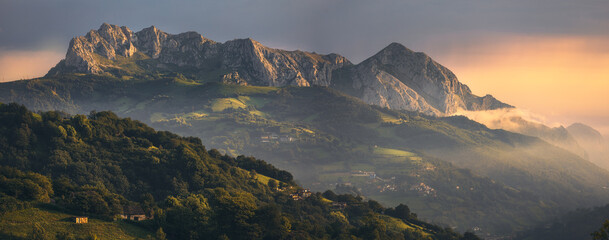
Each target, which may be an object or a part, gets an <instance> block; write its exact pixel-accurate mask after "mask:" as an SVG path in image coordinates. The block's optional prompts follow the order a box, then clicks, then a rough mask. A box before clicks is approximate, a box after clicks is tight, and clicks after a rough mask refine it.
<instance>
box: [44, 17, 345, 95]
mask: <svg viewBox="0 0 609 240" xmlns="http://www.w3.org/2000/svg"><path fill="white" fill-rule="evenodd" d="M136 53H140V54H142V55H143V56H144V57H145V58H151V59H154V60H156V62H155V63H156V65H155V66H154V67H155V68H157V69H160V70H162V69H166V68H169V67H170V66H176V67H180V68H181V69H185V68H186V69H188V68H190V69H200V70H203V71H214V70H222V71H223V72H227V74H226V75H224V76H223V77H221V78H219V79H218V81H221V80H222V81H226V80H227V79H228V81H229V82H235V83H243V84H254V85H267V86H286V85H294V86H310V85H323V86H327V85H329V83H330V80H331V78H332V71H333V70H335V69H338V68H341V67H342V66H345V65H350V64H351V63H350V62H349V61H348V60H347V59H346V58H344V57H342V56H339V55H336V54H329V55H321V54H316V53H309V52H302V51H285V50H279V49H272V48H268V47H265V46H263V45H262V44H260V43H259V42H256V41H254V40H252V39H237V40H232V41H227V42H226V43H217V42H214V41H212V40H209V39H207V38H205V37H203V36H201V35H200V34H198V33H196V32H186V33H181V34H176V35H174V34H168V33H165V32H162V31H160V30H158V29H157V28H155V27H154V26H153V27H149V28H145V29H143V30H141V31H139V32H136V33H134V32H132V31H131V30H130V29H129V28H127V27H118V26H115V25H110V24H106V23H104V24H103V25H102V26H101V27H100V28H99V29H98V30H91V31H90V32H89V33H88V34H87V35H86V36H80V37H76V38H74V39H72V41H71V42H70V46H69V48H68V53H67V54H66V58H65V59H64V60H62V61H61V62H60V63H59V64H57V66H56V67H54V68H53V69H51V70H50V71H49V73H48V75H49V76H53V75H57V74H61V73H66V72H78V73H92V74H101V73H104V72H111V71H112V70H113V69H114V70H116V69H118V70H120V68H121V66H119V65H117V64H115V63H116V60H119V58H121V57H124V58H130V57H132V56H134V55H135V54H136Z"/></svg>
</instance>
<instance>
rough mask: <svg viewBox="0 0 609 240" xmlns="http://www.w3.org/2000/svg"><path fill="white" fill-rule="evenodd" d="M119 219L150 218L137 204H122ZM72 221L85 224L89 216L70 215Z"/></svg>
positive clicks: (135, 219) (137, 219) (141, 219)
mask: <svg viewBox="0 0 609 240" xmlns="http://www.w3.org/2000/svg"><path fill="white" fill-rule="evenodd" d="M119 217H120V218H121V219H126V220H131V221H143V220H147V219H152V218H149V217H147V216H146V213H145V212H144V209H142V207H140V206H138V205H128V206H123V214H121V215H119ZM72 221H73V222H74V223H76V224H85V223H89V217H83V216H75V217H72Z"/></svg>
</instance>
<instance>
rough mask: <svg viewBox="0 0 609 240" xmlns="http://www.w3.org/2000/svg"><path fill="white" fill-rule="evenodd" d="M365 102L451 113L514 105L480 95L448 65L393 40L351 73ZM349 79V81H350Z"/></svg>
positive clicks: (355, 85) (445, 113)
mask: <svg viewBox="0 0 609 240" xmlns="http://www.w3.org/2000/svg"><path fill="white" fill-rule="evenodd" d="M348 76H349V77H350V78H351V79H350V81H352V82H353V84H352V87H353V88H354V89H355V91H353V90H348V89H347V90H345V91H346V92H355V93H356V94H355V95H357V96H358V97H360V98H362V99H364V101H366V102H368V103H370V104H375V105H380V106H384V107H388V108H393V109H405V110H410V111H420V112H423V113H426V114H430V115H449V114H452V113H455V112H457V111H458V110H461V109H464V110H486V109H496V108H505V107H511V106H509V105H507V104H504V103H501V102H499V101H497V100H496V99H495V98H494V97H492V96H485V97H478V96H475V95H473V94H472V93H471V90H470V89H469V88H468V87H467V86H466V85H464V84H462V83H461V82H459V80H458V79H457V77H456V76H455V74H454V73H453V72H451V71H450V70H449V69H448V68H446V67H444V66H442V65H440V64H439V63H437V62H435V61H434V60H433V59H431V57H429V56H428V55H427V54H425V53H421V52H414V51H412V50H410V49H408V48H406V47H405V46H404V45H402V44H399V43H391V44H389V45H388V46H387V47H385V48H383V49H382V50H381V51H379V52H378V53H377V54H375V55H374V56H372V57H370V58H368V59H366V60H364V61H363V62H362V63H360V64H358V65H356V66H355V67H354V68H352V69H351V73H350V74H348ZM347 81H349V80H347Z"/></svg>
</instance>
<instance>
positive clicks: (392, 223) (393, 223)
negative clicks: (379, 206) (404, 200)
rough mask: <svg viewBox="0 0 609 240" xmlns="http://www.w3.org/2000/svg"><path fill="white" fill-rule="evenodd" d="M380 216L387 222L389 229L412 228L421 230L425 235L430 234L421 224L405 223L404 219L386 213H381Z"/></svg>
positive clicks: (402, 229)
mask: <svg viewBox="0 0 609 240" xmlns="http://www.w3.org/2000/svg"><path fill="white" fill-rule="evenodd" d="M380 217H381V219H383V220H384V221H385V222H386V223H387V228H388V229H392V230H398V231H404V230H406V229H410V230H414V231H419V232H420V233H421V234H422V235H423V236H425V237H427V236H429V235H430V234H429V233H428V232H425V229H424V228H423V227H421V226H418V225H415V224H412V223H405V222H404V221H402V220H400V219H397V218H394V217H390V216H386V215H381V216H380Z"/></svg>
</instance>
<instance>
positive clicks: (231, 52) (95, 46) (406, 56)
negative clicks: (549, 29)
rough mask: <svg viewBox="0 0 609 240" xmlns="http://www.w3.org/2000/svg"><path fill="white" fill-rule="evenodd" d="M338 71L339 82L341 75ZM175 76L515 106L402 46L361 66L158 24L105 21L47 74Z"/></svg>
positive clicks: (409, 102)
mask: <svg viewBox="0 0 609 240" xmlns="http://www.w3.org/2000/svg"><path fill="white" fill-rule="evenodd" d="M335 70H340V71H338V74H339V75H340V76H339V77H333V74H334V71H335ZM167 71H170V72H171V71H173V72H182V73H187V74H192V75H191V76H190V77H192V78H196V79H206V80H210V81H216V82H217V81H221V82H224V83H233V84H240V85H256V86H313V85H316V86H332V87H335V88H337V89H339V90H341V91H343V92H345V93H349V94H351V95H353V96H355V97H357V98H360V99H362V100H363V101H364V102H366V103H368V104H374V105H378V106H382V107H388V108H392V109H404V110H410V111H420V112H423V113H426V114H429V115H445V114H451V113H454V112H456V111H457V110H459V109H465V110H488V109H497V108H510V107H511V106H510V105H507V104H505V103H502V102H500V101H498V100H496V99H495V98H493V97H492V96H490V95H486V96H484V97H478V96H475V95H473V94H472V93H471V90H470V89H469V88H468V87H467V86H466V85H464V84H461V83H460V82H459V81H458V80H457V77H456V76H455V75H454V74H453V73H452V72H451V71H450V70H448V69H447V68H445V67H444V66H442V65H440V64H438V63H437V62H435V61H433V60H432V59H431V58H430V57H429V56H427V55H425V54H424V53H415V52H413V51H411V50H409V49H407V48H405V47H404V46H402V45H400V44H398V43H392V44H390V45H389V46H387V47H386V48H385V49H383V50H382V51H380V52H379V53H377V54H376V55H374V56H373V57H371V58H369V59H367V60H366V61H364V62H362V63H360V64H358V65H355V66H354V65H353V64H351V62H349V60H347V59H346V58H344V57H342V56H340V55H337V54H328V55H320V54H316V53H309V52H302V51H285V50H279V49H272V48H268V47H265V46H263V45H262V44H260V43H259V42H256V41H254V40H252V39H237V40H232V41H227V42H225V43H217V42H214V41H212V40H209V39H207V38H205V37H203V36H201V35H200V34H198V33H196V32H186V33H181V34H177V35H173V34H167V33H165V32H162V31H160V30H158V29H157V28H155V27H154V26H153V27H149V28H145V29H143V30H141V31H139V32H135V33H134V32H133V31H131V30H130V29H129V28H127V27H118V26H116V25H110V24H106V23H104V24H103V25H102V26H101V27H100V28H99V29H98V30H91V31H90V32H89V33H87V35H86V36H80V37H76V38H74V39H72V41H71V42H70V46H69V48H68V52H67V54H66V58H65V59H64V60H62V61H61V62H60V63H59V64H57V66H55V67H54V68H53V69H51V70H50V71H49V73H48V74H47V76H55V75H58V74H61V73H93V74H104V73H106V74H113V75H115V76H121V75H141V74H146V73H154V72H167ZM187 76H188V75H187Z"/></svg>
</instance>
